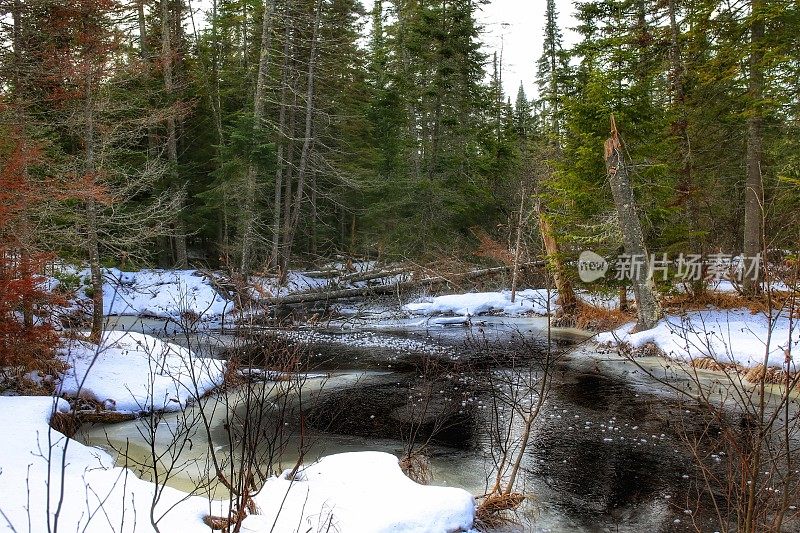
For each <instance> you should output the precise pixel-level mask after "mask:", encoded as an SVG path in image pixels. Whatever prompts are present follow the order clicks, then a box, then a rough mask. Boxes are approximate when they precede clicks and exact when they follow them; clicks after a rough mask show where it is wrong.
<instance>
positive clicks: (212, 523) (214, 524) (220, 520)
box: [203, 515, 230, 531]
mask: <svg viewBox="0 0 800 533" xmlns="http://www.w3.org/2000/svg"><path fill="white" fill-rule="evenodd" d="M203 523H204V524H205V525H207V526H208V527H209V528H210V529H212V530H214V531H219V530H227V529H228V526H229V525H230V520H228V518H227V517H224V516H212V515H206V516H204V517H203Z"/></svg>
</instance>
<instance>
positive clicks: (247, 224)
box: [240, 0, 275, 278]
mask: <svg viewBox="0 0 800 533" xmlns="http://www.w3.org/2000/svg"><path fill="white" fill-rule="evenodd" d="M274 5H275V0H267V1H266V2H265V4H264V20H263V22H262V24H261V54H260V57H259V60H258V76H257V78H256V92H255V96H254V97H253V136H254V137H255V141H256V142H259V139H258V138H259V136H260V134H261V130H262V124H261V122H262V120H263V119H264V104H265V103H266V86H267V69H268V67H269V49H270V46H271V44H272V39H271V37H272V11H273V8H274ZM257 174H258V166H257V165H256V162H255V161H253V159H252V157H251V159H250V163H249V164H248V166H247V175H246V176H247V177H246V179H245V197H244V205H243V206H242V211H243V213H242V243H241V245H242V250H241V265H240V269H241V272H242V275H243V276H245V278H247V275H248V273H249V271H250V262H251V260H250V258H251V255H252V251H253V250H252V248H253V240H254V233H255V227H254V226H255V225H256V220H257V219H256V213H255V210H256V194H257V190H256V189H257V183H256V181H257Z"/></svg>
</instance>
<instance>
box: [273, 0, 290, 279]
mask: <svg viewBox="0 0 800 533" xmlns="http://www.w3.org/2000/svg"><path fill="white" fill-rule="evenodd" d="M291 7H292V4H291V2H290V1H287V2H286V6H285V7H284V9H285V13H284V36H283V64H282V65H281V100H280V104H279V108H278V135H280V136H281V138H280V139H279V140H278V150H277V152H278V153H277V168H276V170H275V194H274V201H273V211H272V247H271V250H270V257H269V267H270V269H275V268H277V267H278V265H279V258H280V248H281V211H282V205H283V204H282V201H283V179H284V167H285V161H284V137H286V116H287V112H286V109H287V107H288V106H289V75H290V74H289V72H290V69H291V63H290V61H289V58H290V56H291V54H292V37H293V35H294V33H293V32H292V25H291V24H290V23H289V17H290V13H291Z"/></svg>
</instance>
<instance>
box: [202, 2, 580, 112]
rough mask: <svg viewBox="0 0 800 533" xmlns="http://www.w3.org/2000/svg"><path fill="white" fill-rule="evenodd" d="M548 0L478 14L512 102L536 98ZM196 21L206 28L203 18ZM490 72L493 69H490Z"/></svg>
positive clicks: (569, 34) (567, 31) (564, 14)
mask: <svg viewBox="0 0 800 533" xmlns="http://www.w3.org/2000/svg"><path fill="white" fill-rule="evenodd" d="M361 1H362V2H363V3H364V5H365V7H366V9H367V12H369V11H370V10H371V9H372V5H373V0H361ZM573 1H575V2H580V1H581V0H556V8H557V9H558V15H559V18H558V22H559V26H560V27H561V28H562V33H563V35H564V45H565V46H567V47H569V46H571V45H573V44H575V42H576V40H577V37H576V35H575V33H574V32H573V31H572V30H571V28H573V27H574V26H575V25H576V22H575V19H574V18H573V13H574V12H575V8H574V6H573ZM209 5H210V2H209V0H194V1H193V2H192V7H193V8H195V9H197V8H200V9H201V10H202V9H208V7H209ZM545 5H546V0H490V2H489V3H488V4H486V5H485V6H483V9H482V12H481V13H479V14H478V21H479V22H480V23H481V24H482V25H483V26H484V31H485V35H484V42H485V44H486V46H485V51H486V53H488V54H492V53H493V52H494V51H495V50H497V52H498V54H499V53H500V48H501V46H502V48H503V87H504V89H505V92H506V94H507V95H509V96H511V99H512V102H513V100H514V98H515V97H516V96H517V89H518V88H519V84H520V82H522V84H523V85H524V86H525V92H526V93H527V95H528V98H531V97H533V96H534V95H535V94H536V89H535V75H536V61H537V60H538V59H539V56H540V55H541V54H542V41H543V40H544V39H543V34H544V22H545V17H544V13H545ZM196 17H197V18H196V19H195V21H196V22H198V24H200V25H202V24H203V16H202V15H201V14H198V15H197V16H196ZM489 67H490V68H491V65H489Z"/></svg>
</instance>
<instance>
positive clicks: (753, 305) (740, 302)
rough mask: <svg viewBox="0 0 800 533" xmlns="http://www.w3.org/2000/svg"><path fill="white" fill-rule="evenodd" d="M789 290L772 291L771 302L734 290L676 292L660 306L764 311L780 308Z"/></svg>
mask: <svg viewBox="0 0 800 533" xmlns="http://www.w3.org/2000/svg"><path fill="white" fill-rule="evenodd" d="M793 296H794V295H792V294H791V293H789V292H773V293H772V303H771V305H770V302H769V301H768V300H767V297H766V295H760V296H754V297H746V296H742V295H741V294H739V293H735V292H717V291H710V290H709V291H703V292H701V293H698V294H689V293H685V294H676V295H671V296H665V297H664V298H663V300H662V302H661V306H662V307H663V309H664V310H665V311H669V312H683V311H698V310H703V309H707V308H709V307H714V308H716V309H744V308H746V309H749V310H750V312H751V313H753V314H756V313H766V312H768V311H769V310H770V309H772V310H775V309H782V308H784V307H785V306H786V303H787V300H788V299H789V298H791V297H793Z"/></svg>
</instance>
